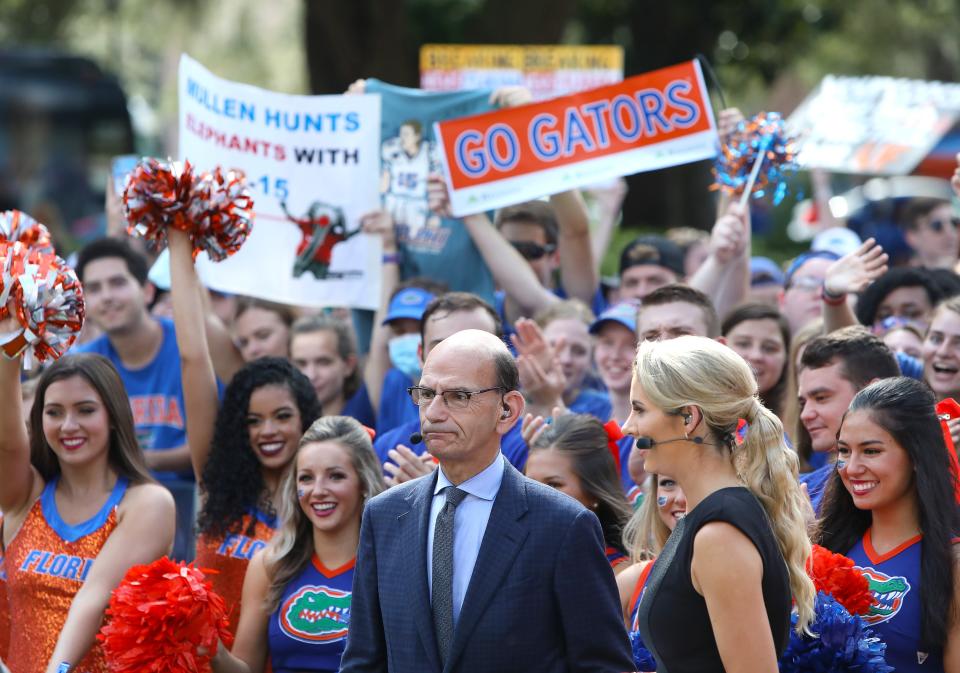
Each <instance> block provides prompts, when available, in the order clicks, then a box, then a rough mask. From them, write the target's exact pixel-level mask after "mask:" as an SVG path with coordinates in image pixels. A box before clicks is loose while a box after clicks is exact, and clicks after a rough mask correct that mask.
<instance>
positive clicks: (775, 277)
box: [750, 257, 783, 287]
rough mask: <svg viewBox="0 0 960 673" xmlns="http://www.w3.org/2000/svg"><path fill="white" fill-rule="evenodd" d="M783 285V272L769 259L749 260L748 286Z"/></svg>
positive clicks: (755, 258)
mask: <svg viewBox="0 0 960 673" xmlns="http://www.w3.org/2000/svg"><path fill="white" fill-rule="evenodd" d="M767 285H783V270H782V269H781V268H780V265H779V264H777V263H776V262H774V261H773V260H772V259H770V258H769V257H751V258H750V286H751V287H763V286H767Z"/></svg>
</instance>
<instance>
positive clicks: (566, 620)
mask: <svg viewBox="0 0 960 673" xmlns="http://www.w3.org/2000/svg"><path fill="white" fill-rule="evenodd" d="M436 479H437V477H436V473H434V474H433V475H431V476H427V477H422V478H420V479H417V480H415V481H412V482H408V483H406V484H403V485H401V486H397V487H394V488H391V489H389V490H388V491H387V492H385V493H383V494H381V495H379V496H377V497H376V498H373V499H372V500H371V501H370V502H369V503H367V506H366V509H365V510H364V513H363V523H362V524H361V528H360V549H359V551H358V554H357V565H356V569H355V571H354V580H353V601H352V606H351V610H350V631H349V635H348V637H347V648H346V651H345V652H344V655H343V662H342V664H341V668H340V671H341V673H372V672H373V671H377V672H386V671H390V672H391V673H453V672H454V671H456V672H458V673H474V672H475V673H510V672H511V671H516V672H517V673H580V672H581V671H582V672H586V671H590V672H591V673H595V672H599V673H606V672H609V673H615V672H616V673H619V672H621V671H629V670H633V661H632V656H631V650H630V644H629V641H628V639H627V634H626V629H625V628H624V625H623V619H622V617H621V613H620V601H619V597H618V594H617V588H616V583H615V582H614V578H613V571H612V570H611V569H610V565H609V563H608V562H607V559H606V555H605V551H604V550H605V545H604V542H603V536H602V534H601V531H600V523H599V521H598V520H597V518H596V516H594V514H593V513H592V512H590V511H588V510H586V509H584V508H583V507H582V506H581V505H580V504H579V503H577V502H576V501H575V500H573V499H572V498H570V497H568V496H566V495H564V494H562V493H560V492H558V491H556V490H554V489H552V488H550V487H548V486H544V485H542V484H539V483H537V482H535V481H532V480H530V479H527V478H526V477H524V476H523V475H522V474H520V473H519V472H518V471H517V470H516V469H514V468H513V467H512V466H511V465H510V464H509V463H507V465H506V469H505V471H504V475H503V483H502V484H501V486H500V491H499V492H498V493H497V497H496V500H495V501H494V504H493V509H492V511H491V513H490V520H489V522H488V523H487V528H486V532H485V533H484V536H483V541H482V543H481V545H480V552H479V555H478V557H477V562H476V566H475V567H474V570H473V576H472V577H471V578H470V584H469V586H468V588H467V594H466V597H465V598H464V602H463V607H462V608H461V611H460V618H459V620H458V622H457V628H456V632H455V634H454V641H453V646H452V648H451V651H450V658H449V660H448V661H447V665H446V666H445V667H442V666H441V664H440V657H439V654H438V649H437V641H436V635H435V633H434V629H433V616H432V611H431V607H430V592H429V588H428V587H427V566H426V564H427V558H426V556H427V554H426V548H427V528H428V526H429V515H430V504H431V500H432V497H433V489H434V487H435V485H436Z"/></svg>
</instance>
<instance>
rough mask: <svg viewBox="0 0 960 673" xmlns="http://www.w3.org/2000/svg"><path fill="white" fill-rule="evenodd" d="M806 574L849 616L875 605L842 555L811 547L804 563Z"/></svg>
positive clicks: (865, 585)
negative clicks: (843, 608)
mask: <svg viewBox="0 0 960 673" xmlns="http://www.w3.org/2000/svg"><path fill="white" fill-rule="evenodd" d="M807 574H808V575H809V576H810V579H812V580H813V584H814V586H815V587H816V589H817V591H823V592H824V593H826V594H829V595H830V596H833V598H834V600H836V601H837V602H838V603H840V605H842V606H843V607H845V608H846V609H847V611H848V612H849V613H850V614H851V615H863V614H866V613H867V610H869V609H870V606H871V605H873V604H874V602H876V599H875V598H874V597H873V594H872V593H870V584H869V583H868V582H867V578H866V577H864V575H863V573H862V572H861V571H860V570H859V569H858V568H855V567H854V566H853V560H852V559H849V558H847V557H846V556H844V555H843V554H834V553H833V552H831V551H830V550H829V549H826V548H824V547H821V546H820V545H818V544H815V545H813V553H812V554H810V558H809V559H808V560H807Z"/></svg>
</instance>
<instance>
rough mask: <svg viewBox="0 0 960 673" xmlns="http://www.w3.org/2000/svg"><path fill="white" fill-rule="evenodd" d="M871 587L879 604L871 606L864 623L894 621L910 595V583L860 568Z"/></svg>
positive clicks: (905, 579) (900, 578)
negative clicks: (904, 600) (905, 599)
mask: <svg viewBox="0 0 960 673" xmlns="http://www.w3.org/2000/svg"><path fill="white" fill-rule="evenodd" d="M857 569H858V570H860V571H862V572H863V575H864V577H866V578H867V582H868V583H869V585H870V592H871V593H872V594H873V596H874V598H876V599H877V602H876V603H874V604H873V605H872V606H870V611H869V612H867V614H865V615H864V616H863V621H865V622H866V623H867V624H870V625H874V624H879V623H881V622H885V621H887V620H888V619H892V618H893V617H894V616H895V615H896V614H897V613H898V612H900V608H902V607H903V599H904V598H906V596H907V594H908V593H910V583H909V582H908V581H907V578H906V577H896V576H895V577H890V576H889V575H887V574H885V573H882V572H880V571H878V570H874V569H873V568H860V567H859V566H858V567H857Z"/></svg>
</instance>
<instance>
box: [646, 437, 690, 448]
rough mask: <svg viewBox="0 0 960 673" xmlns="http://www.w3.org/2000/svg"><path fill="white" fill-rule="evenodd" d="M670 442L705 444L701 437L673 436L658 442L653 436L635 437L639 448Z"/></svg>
mask: <svg viewBox="0 0 960 673" xmlns="http://www.w3.org/2000/svg"><path fill="white" fill-rule="evenodd" d="M670 442H693V443H694V444H706V443H707V442H704V441H703V437H674V438H673V439H661V440H660V441H659V442H658V441H657V440H655V439H654V438H653V437H637V448H638V449H640V450H644V449H649V448H652V447H653V446H655V445H657V446H659V445H660V444H669V443H670Z"/></svg>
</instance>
